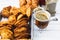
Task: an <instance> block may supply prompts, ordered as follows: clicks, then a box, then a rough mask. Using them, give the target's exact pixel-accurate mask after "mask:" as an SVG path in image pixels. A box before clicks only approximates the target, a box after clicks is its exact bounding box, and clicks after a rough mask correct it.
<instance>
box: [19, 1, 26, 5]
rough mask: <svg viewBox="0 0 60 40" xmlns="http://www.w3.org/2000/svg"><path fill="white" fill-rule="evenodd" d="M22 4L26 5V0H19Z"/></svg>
mask: <svg viewBox="0 0 60 40" xmlns="http://www.w3.org/2000/svg"><path fill="white" fill-rule="evenodd" d="M19 2H20V6H24V5H26V4H27V2H26V0H19Z"/></svg>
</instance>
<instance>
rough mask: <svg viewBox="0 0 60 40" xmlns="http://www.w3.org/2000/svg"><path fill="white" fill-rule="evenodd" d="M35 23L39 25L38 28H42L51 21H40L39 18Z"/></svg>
mask: <svg viewBox="0 0 60 40" xmlns="http://www.w3.org/2000/svg"><path fill="white" fill-rule="evenodd" d="M35 24H36V25H37V27H38V28H40V29H44V28H46V27H47V26H48V24H49V21H46V22H40V21H38V20H35Z"/></svg>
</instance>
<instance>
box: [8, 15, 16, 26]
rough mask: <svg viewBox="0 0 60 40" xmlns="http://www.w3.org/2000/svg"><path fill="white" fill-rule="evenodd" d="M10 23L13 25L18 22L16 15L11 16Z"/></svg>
mask: <svg viewBox="0 0 60 40" xmlns="http://www.w3.org/2000/svg"><path fill="white" fill-rule="evenodd" d="M8 21H9V23H11V24H12V25H13V24H14V23H15V22H16V16H15V15H11V16H9V18H8Z"/></svg>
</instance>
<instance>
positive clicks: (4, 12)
mask: <svg viewBox="0 0 60 40" xmlns="http://www.w3.org/2000/svg"><path fill="white" fill-rule="evenodd" d="M10 9H11V6H8V7H5V8H3V10H2V11H1V13H2V16H3V17H9V16H10Z"/></svg>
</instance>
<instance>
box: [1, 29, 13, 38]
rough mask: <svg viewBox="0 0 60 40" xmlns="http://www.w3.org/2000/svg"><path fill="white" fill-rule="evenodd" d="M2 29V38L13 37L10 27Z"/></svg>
mask: <svg viewBox="0 0 60 40" xmlns="http://www.w3.org/2000/svg"><path fill="white" fill-rule="evenodd" d="M0 31H1V32H0V34H1V37H2V39H13V37H12V35H13V33H12V32H11V31H10V30H9V29H6V28H3V29H1V30H0Z"/></svg>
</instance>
